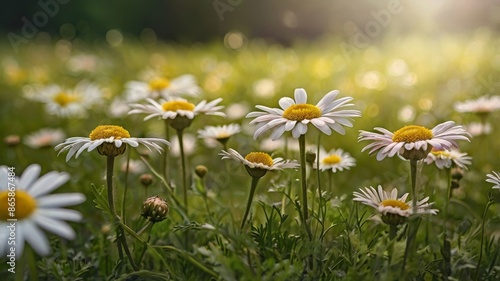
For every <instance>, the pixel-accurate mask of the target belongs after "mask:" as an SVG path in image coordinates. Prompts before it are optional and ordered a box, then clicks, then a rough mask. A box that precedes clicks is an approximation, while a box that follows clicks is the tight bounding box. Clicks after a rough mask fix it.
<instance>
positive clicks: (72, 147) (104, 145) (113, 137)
mask: <svg viewBox="0 0 500 281" xmlns="http://www.w3.org/2000/svg"><path fill="white" fill-rule="evenodd" d="M124 143H125V144H128V145H130V146H132V147H137V146H139V144H142V145H144V146H146V148H148V149H149V150H150V151H151V147H153V148H155V149H156V150H157V151H158V152H159V153H161V151H162V150H163V149H162V148H161V147H160V146H159V145H158V144H157V143H162V144H166V145H168V146H170V143H169V142H168V141H166V140H163V139H158V138H132V137H130V133H129V132H128V131H127V130H125V129H124V128H123V127H120V126H115V125H99V126H97V127H96V128H95V129H94V130H93V131H92V132H91V133H90V135H89V137H88V138H86V137H72V138H68V139H66V141H64V142H63V143H61V144H59V145H57V146H56V147H55V149H56V150H60V151H59V154H60V153H62V152H64V151H67V150H69V152H68V155H67V156H66V162H67V161H69V159H71V157H73V155H75V158H78V156H79V155H80V153H82V152H83V151H84V150H87V151H88V152H90V151H92V150H94V149H96V148H97V151H98V152H99V154H101V155H105V156H118V155H120V154H123V153H124V152H125V149H126V147H127V146H126V145H123V144H124ZM59 154H58V155H59Z"/></svg>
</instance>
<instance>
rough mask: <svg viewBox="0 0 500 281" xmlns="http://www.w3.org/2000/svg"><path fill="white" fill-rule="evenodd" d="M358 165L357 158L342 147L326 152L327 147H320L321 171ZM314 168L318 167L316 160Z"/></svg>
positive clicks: (339, 169)
mask: <svg viewBox="0 0 500 281" xmlns="http://www.w3.org/2000/svg"><path fill="white" fill-rule="evenodd" d="M354 166H356V159H354V158H352V157H351V155H350V154H349V153H347V152H345V151H344V150H343V149H341V148H337V149H332V150H330V151H329V152H326V151H325V149H323V148H322V147H320V149H319V169H320V170H321V171H326V170H332V172H334V173H336V172H337V171H343V170H344V169H345V170H349V169H350V168H351V167H354ZM314 168H315V169H316V168H317V167H316V161H314Z"/></svg>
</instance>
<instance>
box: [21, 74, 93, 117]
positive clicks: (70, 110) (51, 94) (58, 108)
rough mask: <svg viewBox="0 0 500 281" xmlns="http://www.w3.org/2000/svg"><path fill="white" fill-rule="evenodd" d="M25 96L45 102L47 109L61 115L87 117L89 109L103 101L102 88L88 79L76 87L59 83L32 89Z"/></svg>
mask: <svg viewBox="0 0 500 281" xmlns="http://www.w3.org/2000/svg"><path fill="white" fill-rule="evenodd" d="M28 89H32V88H28ZM25 96H26V97H27V98H29V99H31V100H35V101H39V102H42V103H45V108H46V111H47V112H48V113H49V114H52V115H57V116H59V117H79V118H83V117H86V116H87V110H88V109H90V108H91V107H92V106H94V105H95V104H98V103H100V102H102V91H101V89H100V88H99V87H98V86H97V85H95V84H92V83H89V82H86V81H82V82H80V83H78V85H76V87H75V88H74V89H64V88H61V87H60V86H58V85H50V86H47V87H45V88H43V89H41V90H36V89H32V90H31V91H29V90H28V91H26V92H25Z"/></svg>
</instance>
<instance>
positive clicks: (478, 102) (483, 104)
mask: <svg viewBox="0 0 500 281" xmlns="http://www.w3.org/2000/svg"><path fill="white" fill-rule="evenodd" d="M499 109H500V96H482V97H479V98H478V99H475V100H467V101H464V102H457V103H455V110H456V111H458V112H462V113H465V112H467V113H475V114H478V115H483V114H488V113H490V112H493V111H497V110H499Z"/></svg>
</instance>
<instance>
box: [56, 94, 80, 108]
mask: <svg viewBox="0 0 500 281" xmlns="http://www.w3.org/2000/svg"><path fill="white" fill-rule="evenodd" d="M76 101H78V96H76V95H70V94H67V93H65V92H60V93H58V94H57V95H55V96H54V102H55V103H57V104H58V105H60V106H62V107H65V106H67V105H68V104H70V103H72V102H76Z"/></svg>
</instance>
